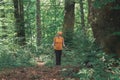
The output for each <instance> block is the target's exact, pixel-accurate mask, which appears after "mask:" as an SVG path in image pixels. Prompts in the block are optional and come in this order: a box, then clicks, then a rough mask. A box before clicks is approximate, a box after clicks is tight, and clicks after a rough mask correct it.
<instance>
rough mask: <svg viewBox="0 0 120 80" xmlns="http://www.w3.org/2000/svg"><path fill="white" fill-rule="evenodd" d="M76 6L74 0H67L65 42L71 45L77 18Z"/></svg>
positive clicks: (64, 29)
mask: <svg viewBox="0 0 120 80" xmlns="http://www.w3.org/2000/svg"><path fill="white" fill-rule="evenodd" d="M74 8H75V2H74V1H72V0H65V7H64V14H65V15H64V23H63V32H64V36H65V43H66V44H67V45H71V44H72V40H73V33H74V20H75V14H74Z"/></svg>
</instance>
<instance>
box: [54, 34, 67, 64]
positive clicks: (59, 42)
mask: <svg viewBox="0 0 120 80" xmlns="http://www.w3.org/2000/svg"><path fill="white" fill-rule="evenodd" d="M52 46H53V47H54V50H55V58H56V65H61V55H62V49H63V47H65V44H64V38H63V37H62V32H57V35H56V36H55V37H54V39H53V44H52Z"/></svg>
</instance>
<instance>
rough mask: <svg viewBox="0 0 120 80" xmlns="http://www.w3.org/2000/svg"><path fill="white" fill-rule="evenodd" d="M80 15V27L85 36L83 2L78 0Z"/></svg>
mask: <svg viewBox="0 0 120 80" xmlns="http://www.w3.org/2000/svg"><path fill="white" fill-rule="evenodd" d="M80 13H81V15H80V16H81V26H82V29H83V32H84V34H85V32H86V30H85V20H84V8H83V0H80Z"/></svg>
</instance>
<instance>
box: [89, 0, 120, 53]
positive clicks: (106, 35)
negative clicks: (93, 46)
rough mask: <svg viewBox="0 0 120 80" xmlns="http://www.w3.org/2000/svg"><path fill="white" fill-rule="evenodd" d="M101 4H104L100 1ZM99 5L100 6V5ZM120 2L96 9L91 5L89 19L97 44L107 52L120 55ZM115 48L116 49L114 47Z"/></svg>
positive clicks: (118, 0)
mask: <svg viewBox="0 0 120 80" xmlns="http://www.w3.org/2000/svg"><path fill="white" fill-rule="evenodd" d="M100 3H102V2H101V1H100ZM100 3H99V4H100ZM119 7H120V0H115V1H114V2H109V3H107V4H106V5H103V6H102V7H99V8H96V7H93V6H92V5H90V15H89V17H90V18H89V19H90V21H91V24H92V30H93V34H94V37H95V39H96V42H97V43H98V44H100V46H103V47H104V48H105V51H106V52H109V53H118V54H120V8H119ZM113 46H114V47H113Z"/></svg>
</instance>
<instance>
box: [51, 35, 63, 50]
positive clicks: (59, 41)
mask: <svg viewBox="0 0 120 80" xmlns="http://www.w3.org/2000/svg"><path fill="white" fill-rule="evenodd" d="M53 43H54V49H55V50H62V48H63V45H64V38H63V37H61V36H56V37H55V38H54V42H53Z"/></svg>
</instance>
